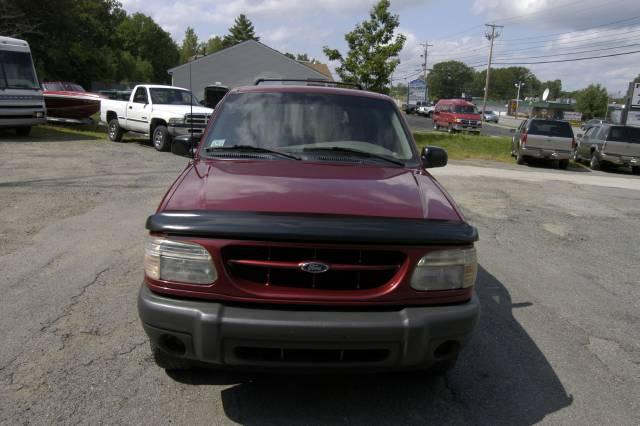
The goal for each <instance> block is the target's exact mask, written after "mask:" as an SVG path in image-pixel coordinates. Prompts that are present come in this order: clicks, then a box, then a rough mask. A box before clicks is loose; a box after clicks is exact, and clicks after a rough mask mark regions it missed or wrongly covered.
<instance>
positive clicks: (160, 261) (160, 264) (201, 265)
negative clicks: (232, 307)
mask: <svg viewBox="0 0 640 426" xmlns="http://www.w3.org/2000/svg"><path fill="white" fill-rule="evenodd" d="M144 272H145V273H146V274H147V276H148V277H149V278H153V279H154V280H166V281H178V282H182V283H188V284H211V283H213V282H214V281H215V280H216V279H217V278H218V274H217V272H216V267H215V266H214V265H213V261H212V259H211V255H210V254H209V252H208V251H207V250H206V249H205V248H204V247H202V246H201V245H199V244H195V243H186V242H182V241H173V240H167V239H164V238H157V237H150V238H149V239H148V240H147V243H146V245H145V251H144Z"/></svg>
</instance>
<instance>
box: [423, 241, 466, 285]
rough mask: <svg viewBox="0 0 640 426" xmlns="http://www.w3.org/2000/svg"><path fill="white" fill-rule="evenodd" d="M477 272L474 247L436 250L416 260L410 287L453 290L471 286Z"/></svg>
mask: <svg viewBox="0 0 640 426" xmlns="http://www.w3.org/2000/svg"><path fill="white" fill-rule="evenodd" d="M477 273H478V260H477V258H476V249H475V248H473V247H471V248H466V249H452V250H437V251H432V252H431V253H428V254H426V255H425V256H423V257H422V259H420V260H419V261H418V264H417V265H416V267H415V269H414V271H413V275H412V276H411V287H412V288H413V289H414V290H419V291H430V290H454V289H461V288H468V287H471V286H473V284H474V283H475V281H476V275H477Z"/></svg>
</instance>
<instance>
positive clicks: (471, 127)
mask: <svg viewBox="0 0 640 426" xmlns="http://www.w3.org/2000/svg"><path fill="white" fill-rule="evenodd" d="M452 127H453V129H454V130H457V131H464V130H466V131H471V132H475V131H480V129H482V125H481V124H454V125H453V126H452Z"/></svg>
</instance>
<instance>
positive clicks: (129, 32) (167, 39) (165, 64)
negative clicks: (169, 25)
mask: <svg viewBox="0 0 640 426" xmlns="http://www.w3.org/2000/svg"><path fill="white" fill-rule="evenodd" d="M116 35H117V37H118V38H119V40H120V45H121V46H122V48H123V49H124V51H125V52H127V53H129V54H130V55H131V56H132V57H133V58H135V59H136V61H137V62H138V63H139V66H138V70H140V69H141V68H140V67H141V66H142V65H140V64H143V63H144V64H145V65H144V68H145V73H143V74H146V72H147V71H148V68H149V66H150V67H151V74H150V75H149V76H148V78H145V79H140V78H135V79H134V77H133V76H129V79H130V80H131V81H153V82H155V83H168V82H169V81H171V78H170V76H169V75H168V74H167V70H168V69H169V68H171V67H173V66H174V65H177V64H178V61H179V56H180V53H179V50H178V45H177V44H176V43H175V41H173V39H172V38H171V35H170V34H169V33H168V32H166V31H165V30H163V29H162V28H161V27H160V26H159V25H158V24H156V23H155V21H154V20H153V19H151V18H150V17H149V16H146V15H143V14H142V13H135V14H133V15H131V16H127V17H126V18H125V19H123V20H122V22H121V23H120V25H119V26H118V29H117V31H116ZM127 61H128V60H127ZM128 63H130V62H129V61H128Z"/></svg>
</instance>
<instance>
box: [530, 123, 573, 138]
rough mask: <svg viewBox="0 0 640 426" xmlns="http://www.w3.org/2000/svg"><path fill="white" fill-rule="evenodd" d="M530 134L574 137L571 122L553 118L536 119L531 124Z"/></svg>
mask: <svg viewBox="0 0 640 426" xmlns="http://www.w3.org/2000/svg"><path fill="white" fill-rule="evenodd" d="M527 133H529V134H532V135H544V136H558V137H563V138H572V137H573V130H571V126H570V125H569V123H565V122H564V121H553V120H534V121H532V122H531V124H529V130H528V132H527Z"/></svg>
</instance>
